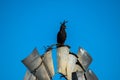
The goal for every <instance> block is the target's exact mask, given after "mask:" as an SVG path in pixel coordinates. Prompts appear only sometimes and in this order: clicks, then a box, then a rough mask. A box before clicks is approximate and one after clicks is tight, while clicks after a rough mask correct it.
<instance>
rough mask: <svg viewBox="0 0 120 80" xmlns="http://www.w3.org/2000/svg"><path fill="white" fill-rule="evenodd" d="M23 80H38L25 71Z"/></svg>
mask: <svg viewBox="0 0 120 80" xmlns="http://www.w3.org/2000/svg"><path fill="white" fill-rule="evenodd" d="M24 80H38V79H37V78H36V77H35V76H34V75H33V74H32V73H30V72H29V71H28V70H27V71H26V74H25V77H24Z"/></svg>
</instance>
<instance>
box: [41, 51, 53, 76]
mask: <svg viewBox="0 0 120 80" xmlns="http://www.w3.org/2000/svg"><path fill="white" fill-rule="evenodd" d="M42 60H43V62H44V65H45V68H46V70H47V72H48V74H49V76H50V77H51V78H52V77H53V76H54V74H55V72H54V66H53V59H52V50H48V51H47V52H46V53H45V54H44V55H43V57H42Z"/></svg>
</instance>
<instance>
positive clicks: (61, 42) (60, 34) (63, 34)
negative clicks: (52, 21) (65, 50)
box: [57, 21, 67, 45]
mask: <svg viewBox="0 0 120 80" xmlns="http://www.w3.org/2000/svg"><path fill="white" fill-rule="evenodd" d="M65 23H67V21H64V22H63V23H61V26H60V30H59V32H58V34H57V43H58V44H59V45H64V43H65V40H66V37H67V34H66V31H65V29H66V25H65Z"/></svg>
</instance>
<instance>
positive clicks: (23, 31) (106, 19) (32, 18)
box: [0, 0, 120, 80]
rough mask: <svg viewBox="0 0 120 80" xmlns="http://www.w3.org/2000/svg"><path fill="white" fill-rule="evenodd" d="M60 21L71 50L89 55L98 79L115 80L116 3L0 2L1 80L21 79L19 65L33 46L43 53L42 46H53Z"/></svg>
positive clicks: (119, 52)
mask: <svg viewBox="0 0 120 80" xmlns="http://www.w3.org/2000/svg"><path fill="white" fill-rule="evenodd" d="M63 20H68V21H69V22H68V23H67V34H68V37H67V40H66V42H65V43H66V44H69V45H70V46H71V51H73V52H75V53H77V51H78V47H80V46H81V47H83V48H85V49H86V50H87V51H88V52H89V53H90V55H91V56H92V58H93V62H92V64H91V65H90V68H91V69H92V70H93V71H94V72H95V73H96V75H97V76H98V78H99V80H113V79H114V80H120V77H119V73H120V69H119V68H120V1H119V0H98V1H97V0H0V78H1V80H22V79H23V77H24V74H25V72H26V67H25V66H24V65H23V64H22V63H21V60H22V59H24V58H25V57H26V56H28V55H29V54H30V53H31V52H32V50H33V49H34V48H35V47H37V49H38V50H39V52H40V54H43V52H44V48H43V46H46V45H50V44H53V43H56V34H57V32H58V30H59V26H60V22H61V21H63ZM54 54H55V53H54ZM54 54H53V56H54ZM54 59H55V57H54ZM55 65H56V64H55ZM56 76H58V75H56ZM54 80H59V79H58V77H55V79H54Z"/></svg>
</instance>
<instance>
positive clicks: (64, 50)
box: [57, 46, 69, 75]
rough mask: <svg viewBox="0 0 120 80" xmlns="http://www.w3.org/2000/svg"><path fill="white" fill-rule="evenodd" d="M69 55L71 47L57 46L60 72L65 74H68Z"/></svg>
mask: <svg viewBox="0 0 120 80" xmlns="http://www.w3.org/2000/svg"><path fill="white" fill-rule="evenodd" d="M68 55H69V48H68V47H67V46H62V47H58V48H57V61H58V62H57V63H58V72H59V73H62V74H63V75H66V74H67V62H68Z"/></svg>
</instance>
